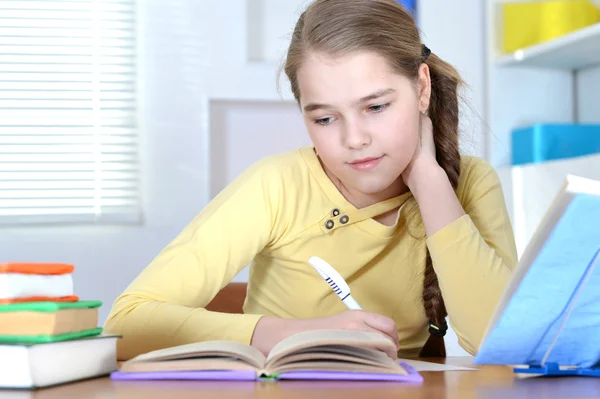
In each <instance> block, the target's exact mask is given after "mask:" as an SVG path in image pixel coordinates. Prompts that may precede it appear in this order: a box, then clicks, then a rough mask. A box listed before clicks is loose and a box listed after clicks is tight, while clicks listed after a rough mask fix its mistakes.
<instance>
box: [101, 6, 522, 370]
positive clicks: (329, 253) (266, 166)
mask: <svg viewBox="0 0 600 399" xmlns="http://www.w3.org/2000/svg"><path fill="white" fill-rule="evenodd" d="M285 73H286V75H287V76H288V78H289V80H290V82H291V89H292V91H293V93H294V96H295V98H296V100H297V102H298V105H299V107H300V110H301V112H302V115H303V117H304V121H305V123H306V127H307V130H308V134H309V135H310V138H311V140H312V142H313V144H314V145H313V146H311V147H306V148H299V149H297V150H294V151H290V152H287V153H284V154H278V155H273V156H271V157H268V158H266V159H263V160H262V161H260V162H257V163H256V164H254V165H253V166H252V167H250V168H249V169H248V170H246V171H245V172H244V173H243V174H242V175H241V176H239V177H238V178H237V179H236V180H235V181H234V182H233V183H232V184H231V185H229V186H228V187H227V188H226V189H225V190H223V191H222V192H221V193H220V194H219V195H218V196H217V197H216V198H215V199H214V200H213V201H212V202H211V203H209V204H208V206H206V208H205V209H203V210H202V211H201V212H200V213H199V214H198V215H197V217H196V218H195V219H194V220H193V221H192V222H191V223H190V224H189V225H188V226H187V227H186V228H185V229H184V230H183V231H182V232H181V234H180V235H179V236H178V237H176V238H175V239H174V240H173V242H171V243H170V244H169V245H168V246H167V247H166V248H165V249H164V250H163V251H162V252H161V253H160V254H159V255H158V256H157V257H156V258H155V259H154V260H153V261H152V262H151V264H150V265H149V266H148V267H147V268H146V269H145V270H144V271H143V272H142V273H141V274H140V275H139V277H137V278H136V279H135V281H134V282H133V283H132V284H131V285H130V286H129V287H128V288H127V289H126V291H125V292H124V293H123V294H122V295H120V296H119V297H118V298H117V300H116V302H115V303H114V306H113V308H112V310H111V313H110V315H109V318H108V320H107V322H106V325H105V328H106V330H107V331H108V332H112V333H118V334H121V335H122V336H123V339H121V340H120V343H119V349H118V356H119V359H121V360H125V359H129V358H131V357H133V356H135V355H137V354H139V353H142V352H147V351H150V350H154V349H157V348H163V347H168V346H175V345H181V344H185V343H191V342H197V341H204V340H233V341H238V342H242V343H247V344H252V345H254V346H255V347H257V348H259V349H260V350H261V351H263V352H264V353H267V352H269V350H270V349H271V348H272V347H273V346H274V345H275V344H276V343H277V342H279V341H280V340H282V339H283V338H285V337H287V336H289V335H290V334H293V333H297V332H300V331H305V330H309V329H322V328H336V329H359V330H371V331H373V330H374V331H379V332H381V333H382V334H386V335H387V336H389V337H390V338H391V339H393V340H394V342H395V343H396V344H397V349H398V351H397V353H393V354H390V356H393V357H395V356H397V355H400V356H416V355H419V354H420V355H421V356H444V355H445V351H444V345H443V338H442V337H443V335H444V333H445V332H446V329H447V326H446V321H445V318H446V316H448V315H449V319H450V321H451V323H452V326H453V328H454V330H455V331H456V333H457V336H458V338H459V343H460V345H461V346H462V347H463V348H464V349H465V350H467V351H468V352H470V353H471V354H474V353H475V352H476V351H477V349H478V346H479V344H480V342H481V340H482V336H483V334H484V331H485V328H486V326H487V323H488V320H489V319H490V317H491V315H492V312H493V310H494V308H495V305H496V303H497V302H498V300H499V298H500V296H501V295H502V292H503V290H504V287H505V286H506V284H507V282H508V280H509V278H510V275H511V270H512V268H513V267H514V266H515V264H516V262H517V254H516V248H515V242H514V238H513V233H512V228H511V225H510V221H509V218H508V215H507V211H506V207H505V204H504V199H503V194H502V189H501V186H500V183H499V180H498V178H497V175H496V174H495V172H494V170H493V169H492V168H491V167H490V166H489V165H488V164H487V163H485V162H484V161H482V160H479V159H476V158H472V157H466V156H463V157H461V156H460V154H459V149H458V123H459V121H458V114H459V111H458V98H457V89H458V88H459V85H460V84H461V80H460V77H459V75H458V73H457V72H456V70H455V69H454V68H453V67H451V66H450V65H449V64H447V63H446V62H444V61H442V60H441V59H440V58H438V57H437V56H436V55H435V54H433V53H431V52H430V50H429V49H428V48H427V47H426V46H424V45H423V44H422V43H421V42H420V39H419V32H418V30H417V27H416V26H415V23H414V21H413V19H412V18H411V16H410V15H409V14H408V13H407V12H406V11H405V10H404V9H403V8H402V7H401V6H400V5H399V4H398V3H397V2H396V1H393V0H369V1H364V0H316V1H314V2H313V3H312V4H311V5H310V6H309V7H308V8H307V10H306V11H305V12H304V13H303V14H302V15H301V16H300V18H299V20H298V22H297V24H296V27H295V29H294V33H293V37H292V40H291V43H290V46H289V50H288V53H287V59H286V63H285ZM311 256H319V257H321V258H323V259H325V260H326V261H328V262H329V263H330V264H332V265H333V266H334V267H335V268H336V269H337V270H338V271H339V272H340V274H341V275H342V276H343V277H344V279H345V280H346V281H347V282H348V283H349V284H350V285H351V287H352V293H353V296H354V297H355V299H356V300H357V301H358V303H360V304H361V305H362V307H363V309H365V310H364V311H348V310H346V308H345V306H344V305H343V303H342V302H341V301H340V300H339V298H338V297H337V296H336V295H335V294H334V293H333V292H332V291H331V289H330V287H329V286H328V285H327V284H326V283H325V282H324V281H323V280H322V279H321V277H320V276H319V275H318V274H317V273H316V272H315V270H314V269H312V267H311V266H310V265H309V263H308V259H309V258H310V257H311ZM249 263H251V269H250V279H249V285H248V293H247V298H246V302H245V304H244V314H224V313H217V312H211V311H207V310H206V309H204V307H205V306H206V305H207V304H208V303H209V302H210V301H211V300H212V299H213V298H214V296H215V295H216V294H217V293H218V291H219V290H220V289H221V288H222V287H224V286H225V285H227V284H228V283H229V282H230V281H231V279H232V278H233V277H234V276H235V275H236V274H237V273H238V272H239V271H240V270H241V269H242V268H244V267H245V266H246V265H247V264H249Z"/></svg>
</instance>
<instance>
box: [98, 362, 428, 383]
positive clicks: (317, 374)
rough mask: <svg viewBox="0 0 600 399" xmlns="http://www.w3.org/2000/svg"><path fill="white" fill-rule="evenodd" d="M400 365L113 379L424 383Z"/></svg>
mask: <svg viewBox="0 0 600 399" xmlns="http://www.w3.org/2000/svg"><path fill="white" fill-rule="evenodd" d="M400 365H401V366H402V367H404V369H405V370H406V371H408V374H407V375H402V374H375V373H357V372H339V371H292V372H288V373H283V374H280V375H277V376H274V377H272V378H261V377H259V376H257V375H256V372H255V371H253V370H234V371H226V370H223V371H221V370H218V371H159V372H139V373H138V372H121V371H115V372H113V373H112V374H111V375H110V378H111V379H113V380H119V381H132V380H195V381H201V380H206V381H209V380H213V381H214V380H227V381H255V380H263V379H266V380H314V381H316V380H345V381H397V382H415V383H420V382H422V381H423V377H422V376H421V375H420V374H419V373H418V372H417V371H416V370H415V369H414V368H413V367H411V366H409V365H408V364H406V363H404V362H401V363H400Z"/></svg>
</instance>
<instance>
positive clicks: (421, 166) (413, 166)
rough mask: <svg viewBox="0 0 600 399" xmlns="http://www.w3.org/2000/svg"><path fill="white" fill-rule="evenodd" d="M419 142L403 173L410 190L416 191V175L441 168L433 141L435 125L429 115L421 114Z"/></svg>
mask: <svg viewBox="0 0 600 399" xmlns="http://www.w3.org/2000/svg"><path fill="white" fill-rule="evenodd" d="M419 118H420V121H419V126H420V132H419V135H418V137H419V142H418V143H417V149H416V150H415V153H414V154H413V157H412V160H411V161H410V163H409V164H408V166H407V167H406V169H405V170H404V172H402V180H404V184H406V185H407V186H408V188H410V189H411V191H412V190H414V187H415V183H416V182H417V180H418V179H417V178H416V177H415V176H416V175H419V174H423V172H424V171H425V175H426V174H427V172H426V171H427V170H430V169H431V168H436V167H437V168H439V164H438V163H437V161H436V159H435V142H434V140H433V124H432V123H431V119H430V118H429V117H428V116H427V115H423V114H422V113H421V114H419Z"/></svg>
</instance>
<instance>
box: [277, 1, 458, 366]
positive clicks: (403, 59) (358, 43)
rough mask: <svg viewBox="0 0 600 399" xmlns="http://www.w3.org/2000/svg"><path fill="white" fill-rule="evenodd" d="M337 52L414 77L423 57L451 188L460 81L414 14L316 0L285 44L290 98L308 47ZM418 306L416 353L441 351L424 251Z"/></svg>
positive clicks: (441, 320) (437, 308) (442, 327)
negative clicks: (422, 339)
mask: <svg viewBox="0 0 600 399" xmlns="http://www.w3.org/2000/svg"><path fill="white" fill-rule="evenodd" d="M310 51H312V52H320V53H323V54H327V55H330V56H334V57H335V56H342V55H345V54H348V53H352V52H358V51H373V52H375V53H377V54H379V55H380V56H383V57H384V58H385V59H386V60H387V62H388V63H389V65H390V67H391V68H392V69H393V70H394V71H396V72H397V73H399V74H401V75H403V76H406V77H407V78H409V79H411V80H412V81H413V82H415V85H416V83H417V80H418V71H419V67H420V65H421V64H422V63H423V62H425V63H427V65H428V67H429V71H430V72H429V73H430V77H431V98H430V104H429V109H428V112H429V117H430V118H431V121H432V123H433V136H434V141H435V147H436V158H437V161H438V163H439V165H440V166H441V167H442V168H443V169H444V170H445V171H446V174H447V175H448V178H449V180H450V183H451V184H452V186H453V187H454V188H455V189H456V187H457V185H458V179H459V175H460V154H459V145H458V123H459V121H458V115H459V103H458V101H459V100H458V92H457V90H458V86H459V85H460V84H462V80H461V78H460V76H459V74H458V72H457V71H456V69H454V67H452V66H451V65H450V64H448V63H447V62H445V61H443V60H442V59H440V58H439V57H437V56H436V55H435V54H433V53H431V54H429V51H428V49H427V48H426V47H424V46H423V44H422V43H421V39H420V36H419V30H418V28H417V26H416V24H415V22H414V19H413V17H412V16H411V15H410V13H408V12H407V11H406V9H405V8H404V7H403V6H401V5H400V4H399V3H398V2H397V1H394V0H315V1H314V2H312V3H311V4H310V5H309V6H308V8H307V9H306V10H305V11H304V12H303V13H302V14H301V15H300V18H299V19H298V22H297V24H296V27H295V28H294V32H293V34H292V38H291V43H290V46H289V49H288V53H287V57H286V61H285V65H284V70H285V73H286V75H287V77H288V79H289V81H290V83H291V90H292V93H293V94H294V97H295V98H296V100H297V101H298V102H299V101H300V91H299V87H298V81H297V77H296V75H297V71H298V68H299V66H300V65H301V63H302V61H303V60H304V58H305V57H306V54H307V53H308V52H310ZM423 306H424V309H425V314H426V316H427V318H428V319H429V324H430V327H429V332H430V334H431V335H430V337H429V339H428V340H427V342H426V343H425V345H424V347H423V348H422V350H421V354H420V355H421V356H423V357H431V356H445V355H446V350H445V345H444V339H443V335H444V334H445V331H446V329H447V325H446V316H447V312H446V307H445V305H444V299H443V298H442V293H441V290H440V287H439V284H438V279H437V275H436V273H435V270H434V269H433V262H432V259H431V255H430V253H429V250H427V254H426V259H425V270H424V278H423Z"/></svg>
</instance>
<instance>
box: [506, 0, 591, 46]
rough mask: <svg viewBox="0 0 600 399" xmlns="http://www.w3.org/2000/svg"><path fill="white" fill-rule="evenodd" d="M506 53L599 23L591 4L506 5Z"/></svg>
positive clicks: (584, 0)
mask: <svg viewBox="0 0 600 399" xmlns="http://www.w3.org/2000/svg"><path fill="white" fill-rule="evenodd" d="M502 11H503V21H504V23H503V29H504V34H503V39H504V40H503V50H504V51H505V52H513V51H516V50H518V49H522V48H524V47H529V46H532V45H535V44H539V43H542V42H545V41H547V40H551V39H554V38H557V37H559V36H563V35H565V34H567V33H570V32H573V31H575V30H578V29H581V28H584V27H586V26H589V25H592V24H594V23H597V22H599V21H600V10H599V9H598V7H596V6H595V5H594V4H593V3H592V2H591V1H590V0H560V1H528V2H518V3H512V2H511V3H504V4H503V5H502Z"/></svg>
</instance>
